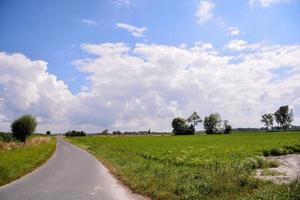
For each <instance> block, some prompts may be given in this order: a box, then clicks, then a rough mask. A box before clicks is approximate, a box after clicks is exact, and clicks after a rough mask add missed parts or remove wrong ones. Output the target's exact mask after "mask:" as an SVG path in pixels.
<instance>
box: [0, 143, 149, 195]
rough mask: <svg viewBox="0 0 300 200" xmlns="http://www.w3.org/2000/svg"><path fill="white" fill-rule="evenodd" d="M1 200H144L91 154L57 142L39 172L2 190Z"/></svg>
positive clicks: (34, 172) (36, 171) (68, 144)
mask: <svg viewBox="0 0 300 200" xmlns="http://www.w3.org/2000/svg"><path fill="white" fill-rule="evenodd" d="M0 199H1V200H60V199H61V200H79V199H80V200H94V199H97V200H141V199H144V198H143V197H142V196H139V195H136V194H133V193H131V192H130V191H129V190H128V189H127V188H125V187H123V186H122V185H120V184H119V183H118V182H117V180H116V179H115V178H114V177H112V176H111V175H110V174H109V173H108V170H107V169H106V168H105V167H104V166H103V165H102V164H101V163H100V162H99V161H98V160H97V159H96V158H95V157H93V156H91V155H90V154H89V153H87V152H85V151H83V150H81V149H79V148H77V147H75V146H73V145H71V144H70V143H68V142H65V141H64V140H62V139H58V141H57V149H56V151H55V153H54V155H53V156H52V157H51V158H50V159H49V160H48V161H47V162H46V163H45V164H44V165H43V166H42V167H40V168H38V169H37V170H35V171H33V172H32V173H30V174H28V175H26V176H24V177H23V178H21V179H19V180H17V181H15V182H12V183H10V184H8V185H5V186H2V187H0Z"/></svg>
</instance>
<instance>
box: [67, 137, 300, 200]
mask: <svg viewBox="0 0 300 200" xmlns="http://www.w3.org/2000/svg"><path fill="white" fill-rule="evenodd" d="M68 140H69V141H71V142H72V143H74V144H76V145H78V146H80V147H82V148H84V149H86V150H88V151H89V152H91V153H92V154H94V155H95V156H96V157H97V158H98V159H99V160H101V161H102V162H103V163H105V165H106V166H107V167H108V168H110V170H111V171H112V173H114V174H115V175H117V176H118V177H119V178H120V179H121V180H122V181H124V182H125V183H126V184H128V185H129V186H130V187H131V188H132V189H133V190H135V191H137V192H140V193H143V194H145V195H147V196H150V197H151V198H153V199H251V198H253V199H295V198H294V197H298V198H299V197H300V192H299V191H300V190H299V189H300V183H299V181H295V182H293V183H291V184H289V185H275V184H274V183H271V182H266V181H262V180H258V179H256V178H254V177H253V172H254V169H255V168H256V167H263V166H259V165H258V166H254V167H253V163H251V162H250V163H249V158H252V157H253V158H259V157H258V156H263V152H266V151H269V150H274V149H275V150H277V149H288V150H289V149H291V148H292V149H294V150H295V151H298V150H299V149H300V133H299V132H289V133H288V132H285V133H234V134H231V135H196V136H119V137H98V136H97V137H81V138H79V137H78V138H70V139H68ZM288 150H287V151H286V152H288ZM289 153H292V152H291V151H290V152H289Z"/></svg>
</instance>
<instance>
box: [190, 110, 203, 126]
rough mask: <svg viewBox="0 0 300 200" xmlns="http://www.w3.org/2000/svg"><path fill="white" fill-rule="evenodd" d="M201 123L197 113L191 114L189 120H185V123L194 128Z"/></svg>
mask: <svg viewBox="0 0 300 200" xmlns="http://www.w3.org/2000/svg"><path fill="white" fill-rule="evenodd" d="M202 121H203V120H202V119H201V118H200V116H199V115H198V114H197V112H193V114H192V115H191V116H190V117H189V118H187V122H188V123H191V124H192V125H193V126H194V127H196V126H197V125H198V124H199V123H201V122H202Z"/></svg>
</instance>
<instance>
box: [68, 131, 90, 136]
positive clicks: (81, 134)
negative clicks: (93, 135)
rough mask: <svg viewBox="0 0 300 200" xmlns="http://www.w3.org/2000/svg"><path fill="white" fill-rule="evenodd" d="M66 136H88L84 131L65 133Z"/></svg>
mask: <svg viewBox="0 0 300 200" xmlns="http://www.w3.org/2000/svg"><path fill="white" fill-rule="evenodd" d="M65 136H66V137H78V136H86V133H85V132H83V131H75V130H73V131H67V132H66V133H65Z"/></svg>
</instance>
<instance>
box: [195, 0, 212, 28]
mask: <svg viewBox="0 0 300 200" xmlns="http://www.w3.org/2000/svg"><path fill="white" fill-rule="evenodd" d="M214 8H215V4H214V3H212V2H210V1H207V0H202V1H200V2H199V4H198V7H197V11H196V17H197V20H198V23H199V24H202V23H205V22H207V21H209V20H211V19H212V18H213V16H214V13H213V10H214Z"/></svg>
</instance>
